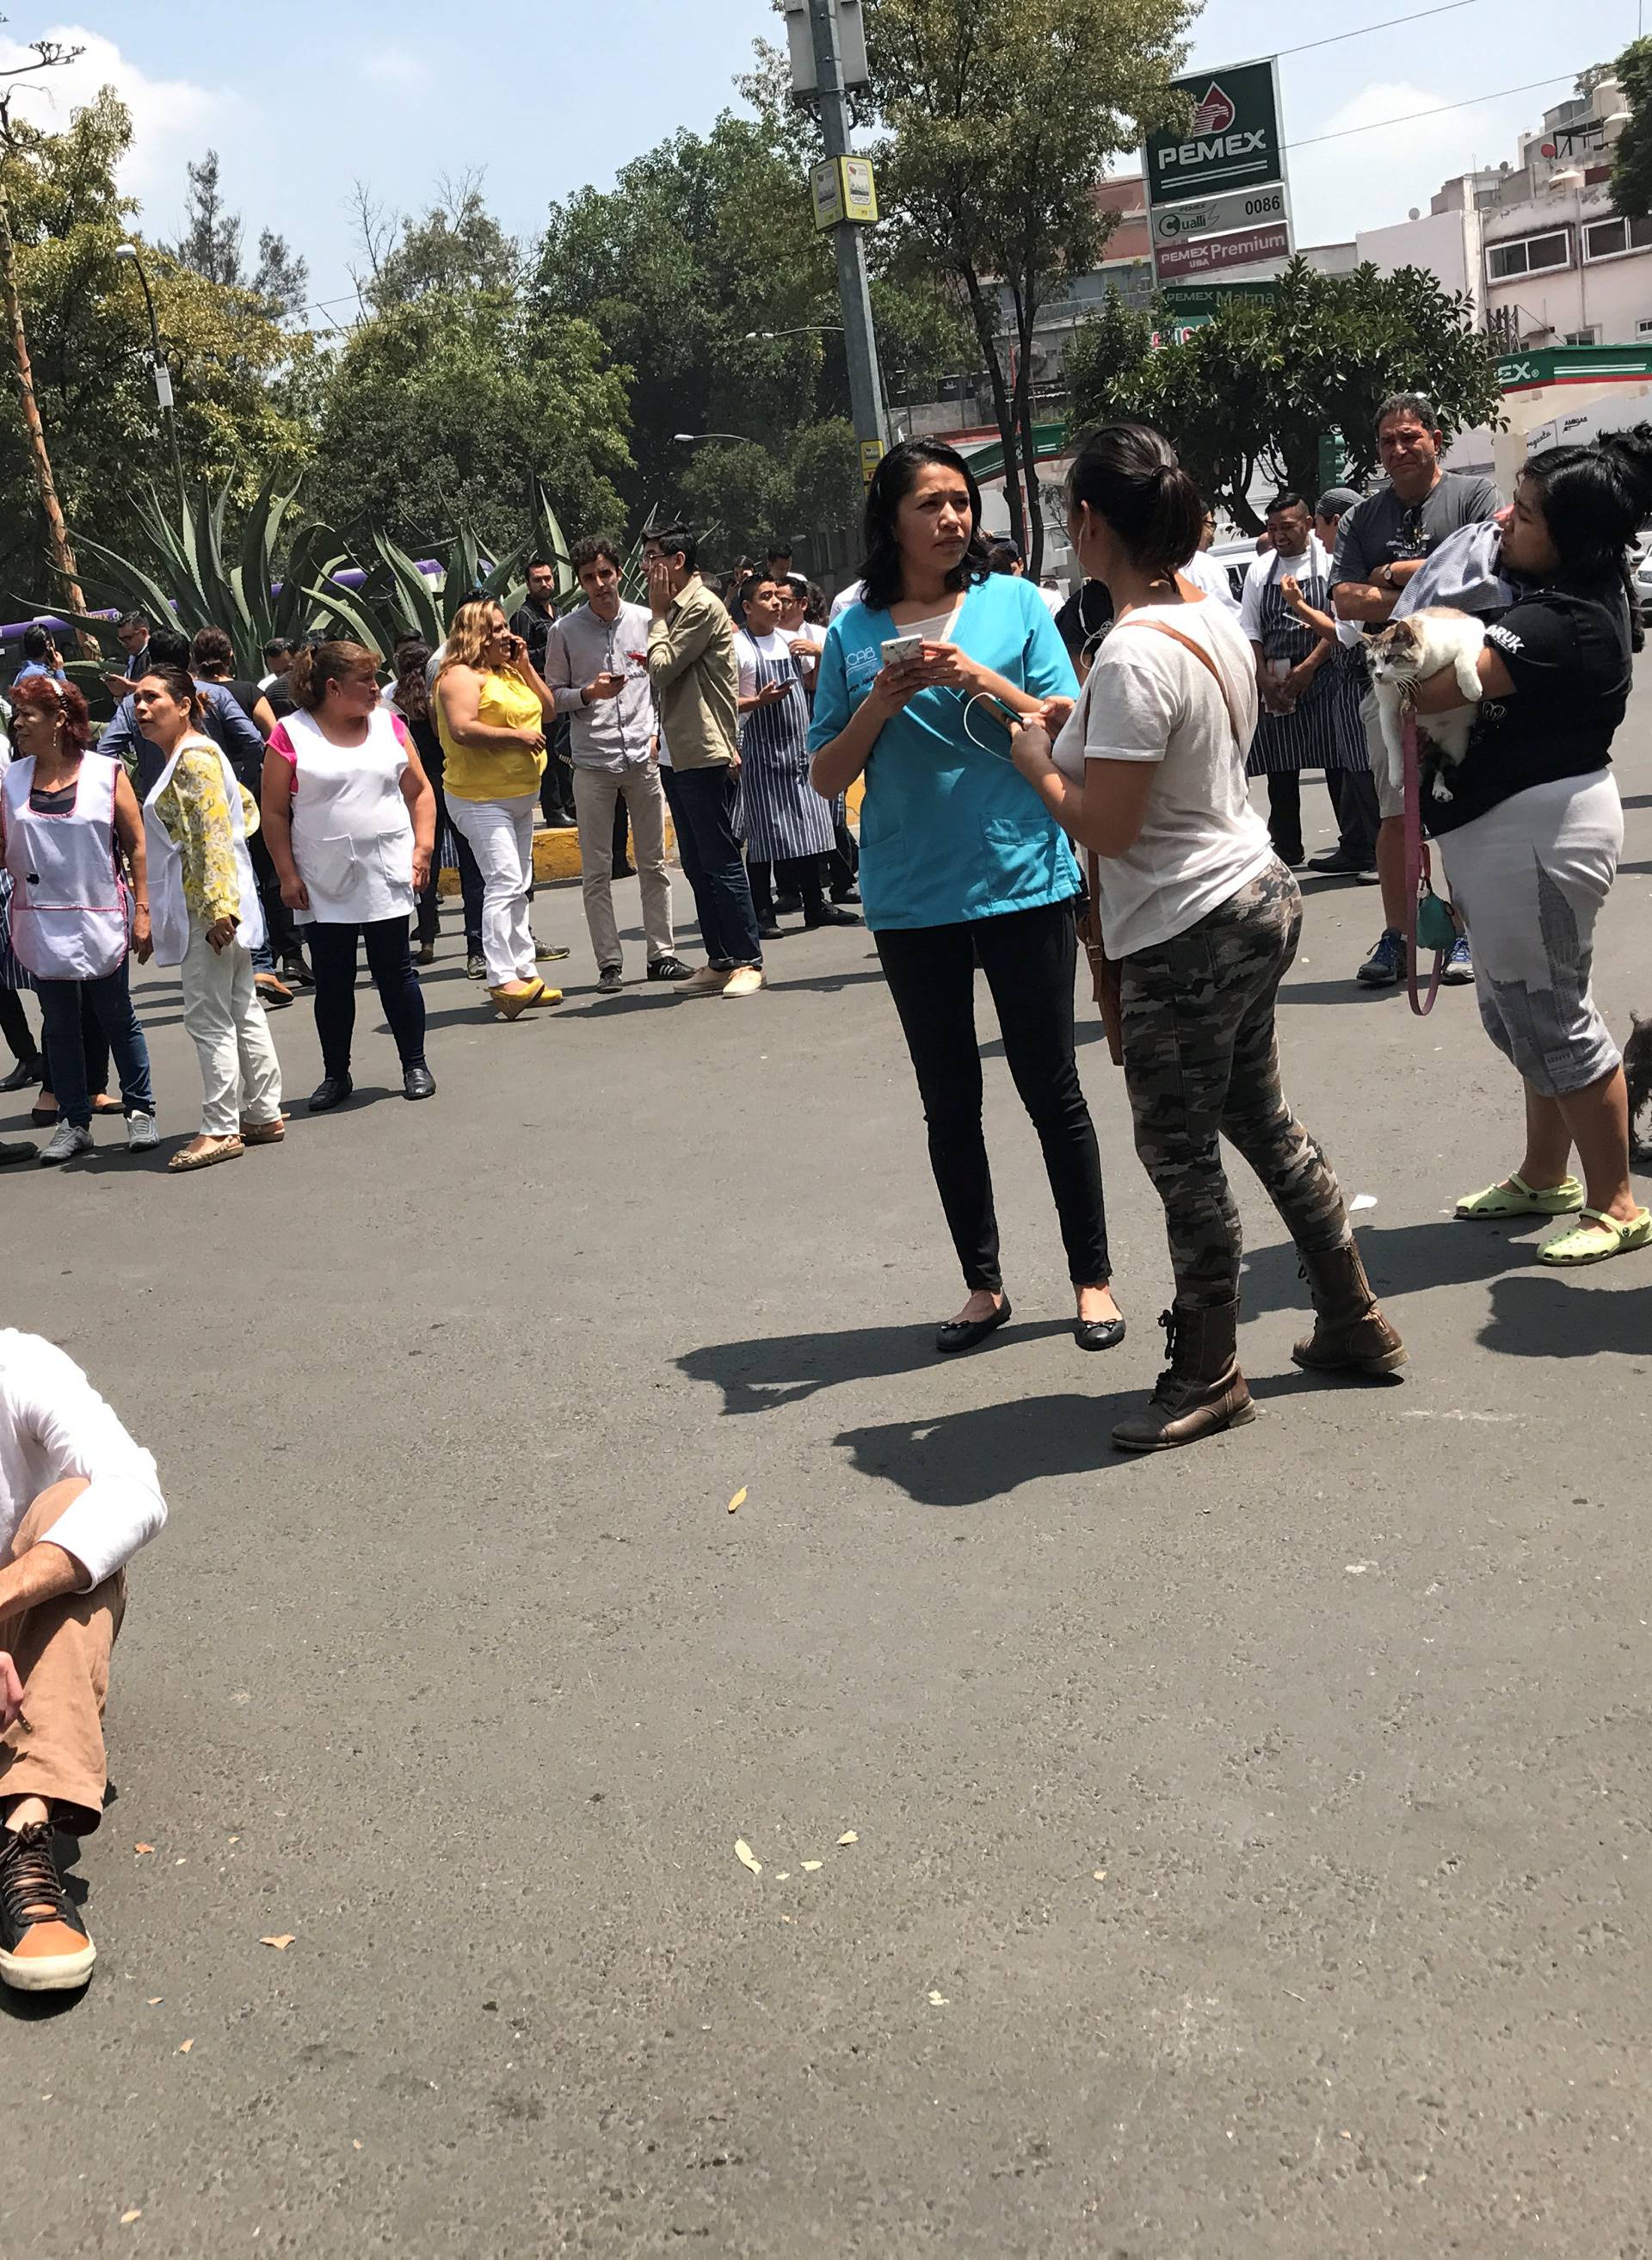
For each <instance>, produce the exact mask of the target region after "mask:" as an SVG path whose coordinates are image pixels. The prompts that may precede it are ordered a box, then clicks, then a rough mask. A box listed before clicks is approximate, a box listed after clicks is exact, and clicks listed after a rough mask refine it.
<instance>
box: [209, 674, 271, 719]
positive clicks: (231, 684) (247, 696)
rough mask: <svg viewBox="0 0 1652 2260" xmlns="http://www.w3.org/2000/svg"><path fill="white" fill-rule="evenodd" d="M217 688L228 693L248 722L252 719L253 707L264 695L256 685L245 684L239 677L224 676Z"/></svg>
mask: <svg viewBox="0 0 1652 2260" xmlns="http://www.w3.org/2000/svg"><path fill="white" fill-rule="evenodd" d="M218 689H219V690H227V691H228V692H229V695H230V697H232V699H233V700H234V701H235V704H237V705H238V706H239V707H240V710H241V712H242V713H243V714H245V715H246V717H247V720H248V721H249V722H250V721H251V720H252V719H253V709H254V706H256V705H257V704H258V702H259V700H260V699H261V697H263V695H264V694H263V692H262V691H261V690H260V689H259V687H258V685H257V684H256V683H248V682H247V681H246V680H245V679H244V677H242V676H239V675H236V676H228V675H226V676H225V677H224V679H223V681H222V682H221V683H219V684H218Z"/></svg>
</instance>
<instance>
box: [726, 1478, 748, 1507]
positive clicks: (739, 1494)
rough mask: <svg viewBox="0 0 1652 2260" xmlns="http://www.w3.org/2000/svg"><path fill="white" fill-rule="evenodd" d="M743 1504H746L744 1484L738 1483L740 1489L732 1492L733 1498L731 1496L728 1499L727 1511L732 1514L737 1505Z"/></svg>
mask: <svg viewBox="0 0 1652 2260" xmlns="http://www.w3.org/2000/svg"><path fill="white" fill-rule="evenodd" d="M745 1504H746V1486H745V1484H741V1485H740V1489H739V1490H738V1491H736V1492H735V1494H734V1496H733V1498H731V1499H730V1501H729V1502H728V1511H729V1513H731V1514H733V1512H734V1510H735V1508H736V1507H737V1506H744V1505H745Z"/></svg>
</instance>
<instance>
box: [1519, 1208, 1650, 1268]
mask: <svg viewBox="0 0 1652 2260" xmlns="http://www.w3.org/2000/svg"><path fill="white" fill-rule="evenodd" d="M1583 1218H1584V1221H1582V1222H1580V1223H1577V1224H1575V1225H1573V1227H1572V1228H1571V1230H1570V1232H1563V1233H1559V1234H1556V1236H1555V1238H1554V1239H1553V1240H1546V1241H1544V1242H1543V1245H1542V1246H1541V1248H1539V1249H1538V1251H1537V1260H1538V1262H1540V1263H1559V1264H1564V1265H1575V1264H1578V1263H1605V1262H1608V1261H1609V1259H1610V1258H1611V1257H1613V1256H1614V1255H1627V1254H1628V1253H1629V1251H1630V1250H1631V1248H1646V1247H1652V1209H1646V1208H1643V1209H1642V1210H1641V1213H1640V1215H1639V1216H1636V1217H1632V1218H1631V1219H1630V1220H1629V1222H1628V1223H1627V1224H1620V1222H1619V1220H1618V1219H1617V1218H1616V1217H1615V1216H1607V1215H1606V1213H1605V1212H1603V1211H1602V1210H1600V1209H1598V1208H1586V1209H1584V1212H1583Z"/></svg>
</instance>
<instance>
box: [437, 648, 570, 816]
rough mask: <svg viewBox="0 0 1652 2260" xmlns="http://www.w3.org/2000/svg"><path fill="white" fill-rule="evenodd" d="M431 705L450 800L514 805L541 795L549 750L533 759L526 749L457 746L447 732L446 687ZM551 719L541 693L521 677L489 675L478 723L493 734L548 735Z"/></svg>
mask: <svg viewBox="0 0 1652 2260" xmlns="http://www.w3.org/2000/svg"><path fill="white" fill-rule="evenodd" d="M431 704H432V705H433V707H434V708H435V715H436V734H437V736H438V737H439V738H440V740H441V750H442V784H443V788H444V790H446V792H447V797H448V799H449V800H511V799H514V798H515V797H516V796H517V795H518V793H524V792H537V791H538V790H539V786H540V776H541V775H542V774H543V772H544V769H545V748H544V747H543V746H541V747H540V750H539V751H538V753H536V754H531V753H529V751H528V749H527V747H526V746H511V747H502V746H489V747H472V746H461V745H456V744H455V743H454V740H453V737H452V736H451V734H450V733H449V731H448V728H447V713H446V712H445V711H444V709H443V706H442V703H441V686H440V683H438V685H437V695H436V697H434V698H433V700H432V701H431ZM476 719H477V721H478V722H483V723H485V724H486V725H487V726H488V727H489V728H490V729H492V730H543V728H544V727H545V719H546V718H545V712H544V709H543V708H542V707H541V706H540V697H539V693H538V691H537V690H531V689H530V688H529V686H528V685H527V684H526V683H524V682H523V681H522V679H521V678H520V676H515V675H504V674H499V673H496V672H494V671H492V670H489V669H484V670H483V675H482V697H481V702H480V704H478V706H477V708H476Z"/></svg>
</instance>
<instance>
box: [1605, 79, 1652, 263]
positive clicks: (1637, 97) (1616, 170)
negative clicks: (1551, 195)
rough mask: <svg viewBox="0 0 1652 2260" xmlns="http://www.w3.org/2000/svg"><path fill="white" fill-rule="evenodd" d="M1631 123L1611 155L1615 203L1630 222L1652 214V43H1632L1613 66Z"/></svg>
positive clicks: (1620, 136) (1622, 133)
mask: <svg viewBox="0 0 1652 2260" xmlns="http://www.w3.org/2000/svg"><path fill="white" fill-rule="evenodd" d="M1613 70H1614V71H1615V73H1616V75H1617V76H1618V78H1619V80H1620V82H1621V83H1622V87H1623V90H1624V93H1625V94H1626V95H1627V97H1628V100H1629V122H1628V124H1627V125H1626V126H1625V127H1624V129H1623V131H1622V132H1621V133H1620V135H1619V137H1618V139H1617V143H1616V145H1615V147H1613V152H1612V201H1613V204H1614V205H1615V206H1616V208H1617V210H1618V211H1620V212H1622V213H1623V214H1624V216H1625V218H1628V219H1645V218H1647V216H1648V213H1652V39H1632V40H1631V41H1630V42H1629V45H1628V46H1627V47H1626V48H1625V49H1624V51H1623V53H1622V54H1620V56H1619V57H1618V60H1617V61H1616V62H1615V63H1614V64H1613Z"/></svg>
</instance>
